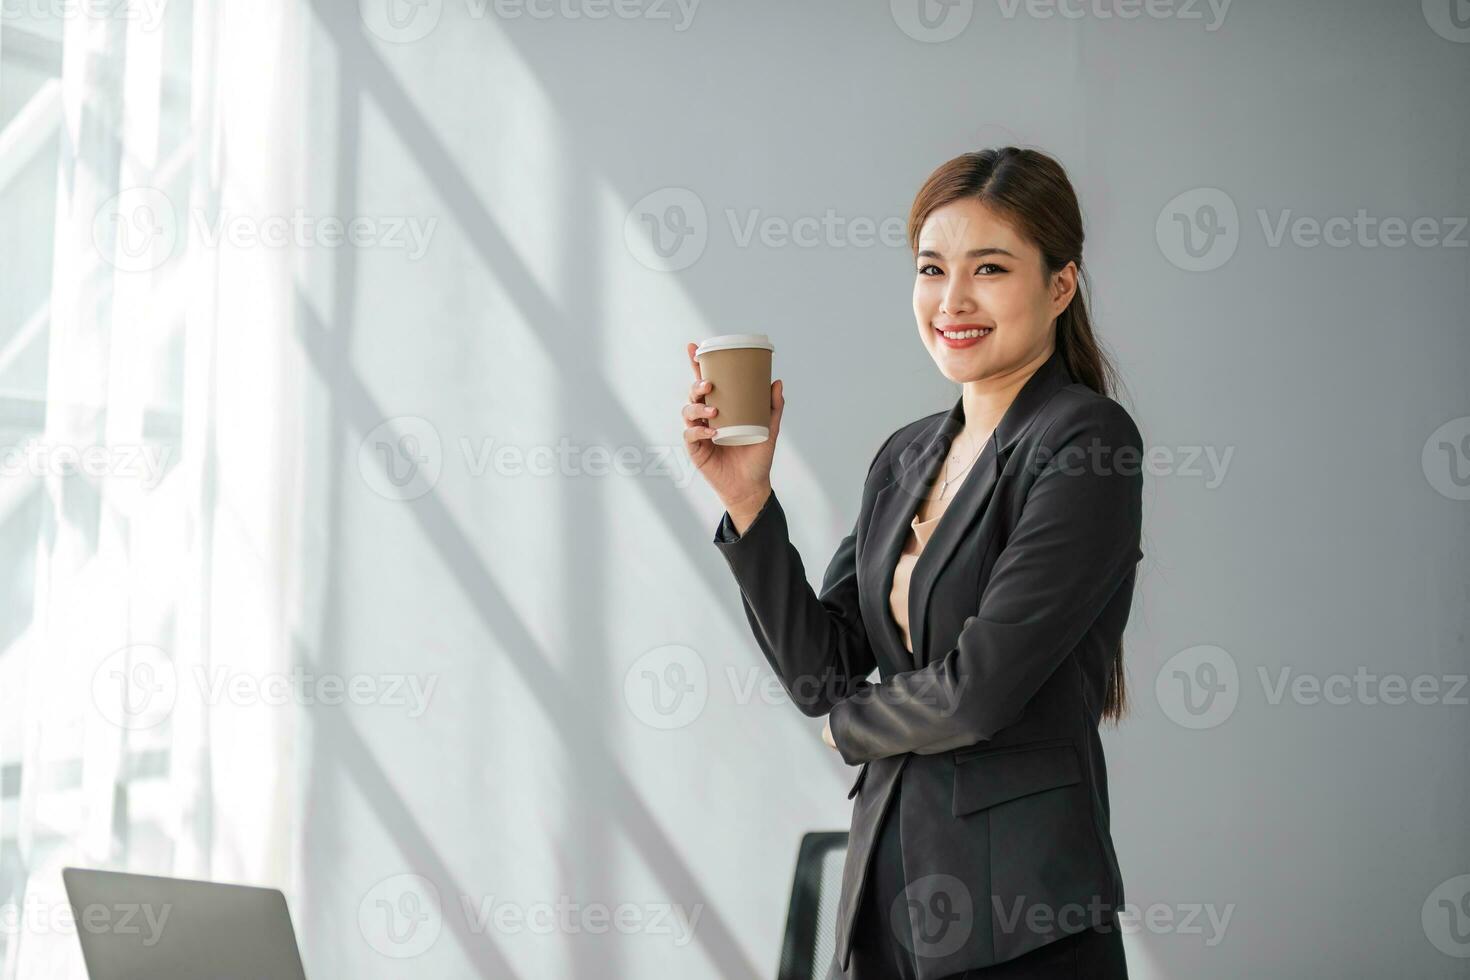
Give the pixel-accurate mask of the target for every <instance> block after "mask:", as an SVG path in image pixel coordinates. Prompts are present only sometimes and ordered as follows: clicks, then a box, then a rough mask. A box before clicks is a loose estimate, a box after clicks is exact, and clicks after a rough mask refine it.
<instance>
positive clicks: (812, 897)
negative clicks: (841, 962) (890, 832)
mask: <svg viewBox="0 0 1470 980" xmlns="http://www.w3.org/2000/svg"><path fill="white" fill-rule="evenodd" d="M846 857H847V834H846V833H845V832H837V831H814V832H812V833H809V834H806V835H804V836H803V837H802V838H801V850H800V851H799V852H798V853H797V856H796V875H795V877H794V879H793V880H792V883H791V905H790V907H789V908H788V909H787V912H786V936H785V938H784V939H783V940H782V943H781V967H780V972H779V974H778V975H777V976H778V980H825V978H826V977H827V975H828V968H829V967H830V966H831V965H832V958H833V955H834V954H835V952H836V950H837V899H838V896H839V895H840V893H841V891H842V863H843V861H844V860H845V859H846Z"/></svg>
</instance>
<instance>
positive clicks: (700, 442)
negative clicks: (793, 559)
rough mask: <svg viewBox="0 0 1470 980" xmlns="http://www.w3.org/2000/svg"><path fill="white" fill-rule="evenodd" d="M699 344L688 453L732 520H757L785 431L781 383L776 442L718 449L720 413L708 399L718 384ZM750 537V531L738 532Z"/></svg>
mask: <svg viewBox="0 0 1470 980" xmlns="http://www.w3.org/2000/svg"><path fill="white" fill-rule="evenodd" d="M698 347H699V345H698V344H695V343H690V344H689V345H688V347H687V348H686V351H687V353H688V354H689V366H690V367H691V368H693V369H694V384H693V385H691V386H690V388H689V401H688V402H686V403H685V404H684V409H683V413H682V414H683V418H684V448H685V449H686V450H687V451H688V452H689V458H690V459H692V460H693V461H694V465H695V467H696V468H697V469H698V470H699V473H700V475H701V476H703V477H704V479H705V482H706V483H708V484H709V485H710V487H711V488H713V489H714V491H715V494H716V495H717V496H718V497H719V498H720V501H721V502H722V503H723V504H724V505H725V509H726V510H728V511H729V512H730V516H731V517H732V518H734V517H735V515H736V513H737V511H738V512H741V513H742V515H743V516H744V517H746V518H747V519H751V518H754V517H755V515H756V513H758V512H759V510H760V507H761V505H763V504H764V503H765V501H766V497H767V496H768V495H769V493H770V489H771V460H772V458H773V457H774V455H775V453H776V437H777V435H779V434H780V431H781V411H782V409H783V408H785V406H786V399H785V397H784V396H783V394H782V384H781V382H780V380H776V381H774V382H772V383H771V422H770V428H771V437H770V438H769V439H767V440H766V441H765V442H758V443H756V444H755V445H753V446H717V445H715V444H714V443H713V442H711V441H710V440H711V439H713V438H714V434H715V426H713V425H711V419H712V418H713V416H714V415H715V414H716V413H717V412H718V411H719V410H718V409H716V408H715V407H714V406H712V405H707V404H705V401H704V399H705V396H706V395H708V394H709V393H710V391H711V389H712V383H711V382H708V381H705V380H704V378H703V377H702V376H701V374H700V370H699V361H697V360H695V357H694V352H695V350H697V349H698ZM736 530H737V531H740V532H741V533H744V528H742V527H739V526H738V525H737V527H736Z"/></svg>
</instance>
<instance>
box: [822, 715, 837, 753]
mask: <svg viewBox="0 0 1470 980" xmlns="http://www.w3.org/2000/svg"><path fill="white" fill-rule="evenodd" d="M822 741H824V742H826V743H827V746H828V748H833V749H835V748H837V743H836V742H834V741H832V716H831V715H828V716H827V723H826V724H824V725H823V726H822Z"/></svg>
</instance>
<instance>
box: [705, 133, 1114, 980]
mask: <svg viewBox="0 0 1470 980" xmlns="http://www.w3.org/2000/svg"><path fill="white" fill-rule="evenodd" d="M909 238H910V242H911V244H912V247H913V251H914V261H915V266H914V271H915V279H914V293H913V308H914V317H915V323H916V325H917V328H918V331H919V337H920V340H921V342H922V343H923V344H924V347H925V349H926V350H927V351H928V352H929V355H930V357H931V358H932V359H933V361H934V364H935V366H936V367H937V368H938V369H939V372H940V374H941V375H943V376H944V377H945V378H947V379H948V380H950V381H952V382H955V383H957V384H959V385H960V386H961V391H960V397H959V398H958V399H957V400H956V401H955V402H954V403H953V404H952V406H951V407H950V408H949V410H948V411H947V412H943V411H941V412H936V413H934V414H932V415H929V416H926V417H924V418H921V419H918V420H916V421H914V422H911V423H909V424H908V425H905V426H903V427H901V428H900V429H899V430H898V431H896V432H894V433H892V434H891V435H890V436H889V437H888V439H887V440H886V441H885V442H884V443H883V445H882V447H881V448H880V449H879V450H878V453H877V455H876V456H875V457H874V459H873V462H872V465H871V466H870V467H869V470H868V478H867V481H866V484H865V486H864V488H863V493H862V502H861V506H860V510H859V514H858V518H857V521H856V523H855V526H854V527H853V529H852V532H851V533H850V534H849V535H848V536H847V537H846V538H844V539H843V541H842V543H841V544H840V545H839V546H838V549H837V553H836V554H835V555H834V556H833V558H832V560H831V562H830V564H829V565H828V567H827V571H826V574H825V576H824V577H823V582H822V589H821V592H820V593H817V592H815V591H813V590H812V588H811V587H810V585H808V584H807V580H806V575H805V572H804V569H803V566H802V564H801V560H800V558H799V557H798V556H797V554H796V551H795V549H794V548H793V547H792V545H791V542H790V537H789V535H788V531H787V525H786V515H785V511H784V509H783V508H782V506H781V502H780V500H779V499H778V498H777V496H776V494H775V492H774V490H773V489H772V488H771V485H770V464H771V460H772V457H773V454H774V446H775V443H776V440H777V438H778V436H779V432H780V420H781V415H782V413H783V412H784V410H785V397H784V392H783V387H782V384H781V382H780V381H779V380H778V381H776V382H774V383H773V384H772V387H771V424H770V433H771V437H770V438H769V439H768V440H767V441H765V442H763V443H759V444H757V445H752V446H740V447H730V446H715V445H714V444H713V443H712V442H711V441H710V438H709V437H710V435H711V434H712V432H713V429H712V428H711V427H710V425H711V416H713V415H714V410H713V409H712V408H711V407H710V406H709V405H707V404H705V401H704V399H705V396H706V395H707V394H708V393H709V390H710V387H709V383H708V382H706V381H704V380H703V379H702V378H701V377H700V374H699V368H698V365H697V364H696V363H694V361H693V358H692V356H691V365H692V366H693V367H694V371H695V383H694V387H693V388H692V389H691V393H690V399H689V402H688V403H687V404H686V405H685V406H684V411H683V417H684V419H685V423H686V428H685V442H686V445H687V446H688V447H689V452H690V456H691V458H692V459H693V460H694V462H695V465H696V466H698V467H699V469H700V473H701V474H702V475H703V476H704V477H705V479H706V480H707V481H708V482H709V483H710V485H711V486H712V487H713V488H714V489H715V491H716V492H717V493H718V494H719V496H720V499H721V500H722V501H723V502H724V503H725V506H726V513H725V515H724V517H723V518H722V519H721V522H720V525H719V527H718V529H717V530H716V533H715V539H714V541H715V544H716V545H717V546H718V547H719V548H720V550H721V552H722V553H723V555H724V557H725V559H726V561H727V562H728V564H729V566H730V569H731V571H732V572H733V574H734V576H735V578H736V580H737V582H738V583H739V585H740V596H741V602H742V605H743V606H744V610H745V613H746V617H747V618H748V620H749V621H750V624H751V627H752V632H753V634H754V636H755V639H756V642H757V644H758V645H759V646H760V648H761V651H762V652H763V653H764V654H765V657H766V660H767V662H768V663H770V664H771V666H772V668H773V669H774V670H775V672H776V674H777V676H778V677H779V678H780V679H781V681H782V683H783V684H784V685H785V686H786V689H787V691H788V692H789V693H790V694H791V696H792V700H793V701H795V702H796V704H797V705H798V706H799V707H800V708H801V709H802V711H803V712H804V713H806V714H808V715H812V716H817V715H822V714H827V715H828V721H827V726H826V728H825V729H824V731H823V739H824V741H826V743H827V744H828V745H829V746H831V747H832V748H834V749H836V750H837V751H838V752H839V753H840V754H841V755H842V757H843V759H844V761H846V762H848V763H849V764H852V765H859V764H860V765H861V766H862V769H861V770H860V772H859V773H858V776H857V778H856V779H855V780H854V783H853V787H852V790H851V792H850V793H849V798H851V799H853V800H854V803H853V813H852V827H851V831H850V833H849V835H848V849H847V855H846V863H845V865H844V868H843V878H842V892H841V897H840V900H839V907H838V910H837V935H836V954H835V956H834V959H833V962H832V963H831V968H830V973H829V977H832V978H836V977H842V978H846V980H870V978H878V977H883V978H891V977H899V978H904V980H947V978H948V980H956V978H960V977H965V978H970V980H977V978H981V977H1001V976H1005V977H1009V978H1022V977H1078V976H1082V975H1083V973H1082V972H1081V967H1080V966H1079V964H1086V976H1088V977H1092V978H1102V980H1111V978H1117V977H1126V976H1127V965H1126V962H1125V957H1124V953H1123V946H1122V938H1121V935H1120V933H1119V929H1118V920H1117V916H1116V910H1117V908H1118V906H1119V905H1121V904H1122V902H1123V885H1122V877H1121V874H1120V872H1119V870H1118V864H1117V858H1116V855H1115V854H1114V849H1113V843H1112V837H1111V834H1110V831H1109V826H1108V815H1109V804H1108V797H1107V777H1106V770H1105V764H1104V759H1103V753H1102V745H1101V742H1100V740H1099V738H1098V731H1097V729H1098V725H1099V723H1100V722H1101V721H1102V720H1103V719H1105V718H1106V719H1112V720H1117V719H1119V718H1121V716H1122V714H1123V707H1124V702H1125V695H1124V689H1123V675H1122V670H1121V666H1122V633H1123V627H1124V625H1125V624H1126V622H1127V619H1128V612H1129V606H1130V602H1131V599H1132V595H1133V583H1134V575H1135V565H1136V564H1137V562H1138V560H1139V559H1140V558H1142V552H1141V551H1140V550H1139V538H1140V529H1141V510H1142V508H1141V497H1142V493H1141V491H1142V479H1141V472H1140V470H1139V468H1138V466H1137V465H1136V463H1137V460H1138V459H1139V458H1140V457H1141V453H1142V440H1141V438H1140V435H1139V432H1138V428H1137V427H1136V426H1135V425H1134V423H1133V420H1132V419H1131V418H1130V417H1129V415H1128V413H1127V412H1126V411H1125V410H1124V409H1123V407H1122V406H1121V405H1119V404H1118V403H1117V402H1116V401H1114V400H1113V399H1112V397H1111V394H1110V393H1111V390H1112V369H1111V368H1110V366H1109V365H1108V362H1107V360H1106V359H1105V358H1104V357H1103V356H1102V354H1101V352H1100V351H1099V349H1098V346H1097V343H1096V341H1095V339H1094V337H1093V334H1092V327H1091V322H1090V319H1089V317H1088V313H1087V304H1086V300H1085V297H1084V296H1083V295H1082V294H1081V293H1080V292H1079V283H1080V282H1081V281H1082V221H1081V212H1080V209H1079V207H1078V204H1077V199H1076V197H1075V195H1074V194H1073V192H1072V188H1071V185H1070V183H1069V182H1068V180H1067V177H1066V175H1065V173H1064V172H1063V170H1062V168H1061V166H1060V165H1059V164H1058V163H1057V162H1056V161H1055V160H1053V159H1052V158H1051V157H1049V156H1046V155H1045V154H1043V153H1040V152H1037V151H1035V150H1023V149H1018V148H1015V147H1005V148H1003V149H999V150H986V151H983V152H979V153H968V154H965V155H963V156H961V157H957V158H956V159H954V160H951V161H949V162H948V163H946V164H945V165H944V166H942V167H940V168H939V169H938V170H936V171H935V172H934V174H933V175H932V176H931V177H930V178H929V180H928V181H927V182H926V183H925V184H924V186H923V188H922V189H921V190H920V191H919V194H918V196H917V198H916V199H915V201H914V206H913V209H912V212H911V215H910V220H909ZM692 347H693V345H691V351H692ZM1079 453H1081V454H1082V456H1081V458H1082V459H1083V460H1084V464H1083V465H1080V466H1079V465H1078V464H1077V459H1078V454H1079ZM1115 453H1116V454H1117V457H1116V458H1114V455H1113V454H1115ZM1125 454H1127V455H1125ZM1129 460H1131V461H1132V463H1131V464H1130V463H1129V462H1128V461H1129ZM875 668H876V669H877V670H878V672H879V675H880V680H879V682H878V683H876V684H875V683H872V682H870V681H869V680H868V679H867V678H868V676H869V675H870V674H871V673H872V672H873V670H874V669H875ZM813 691H815V692H817V693H816V695H815V696H812V695H811V692H813Z"/></svg>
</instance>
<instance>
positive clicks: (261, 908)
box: [61, 868, 306, 980]
mask: <svg viewBox="0 0 1470 980" xmlns="http://www.w3.org/2000/svg"><path fill="white" fill-rule="evenodd" d="M61 878H62V881H64V882H65V883H66V896H67V900H68V902H69V903H70V905H71V909H72V914H73V915H74V916H75V917H76V929H77V936H78V938H79V939H80V940H81V943H82V958H83V959H84V960H85V961H86V964H87V976H88V977H90V978H91V980H201V978H209V980H306V972H305V971H304V970H303V969H302V966H301V954H300V952H299V951H298V950H297V948H296V932H295V930H293V929H292V928H291V913H290V911H289V910H288V909H287V908H286V896H284V895H282V894H281V892H280V890H279V889H275V888H255V887H251V886H248V885H221V884H216V883H215V882H210V881H190V880H187V879H183V878H160V877H155V876H153V875H137V874H127V873H125V872H121V871H93V870H89V869H86V868H64V869H62V872H61Z"/></svg>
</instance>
